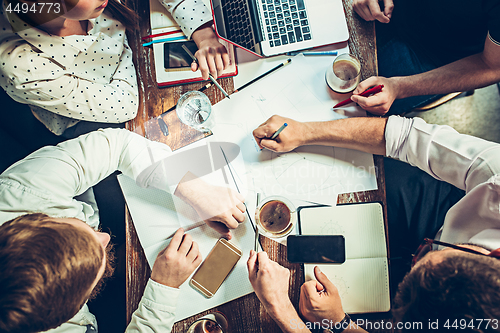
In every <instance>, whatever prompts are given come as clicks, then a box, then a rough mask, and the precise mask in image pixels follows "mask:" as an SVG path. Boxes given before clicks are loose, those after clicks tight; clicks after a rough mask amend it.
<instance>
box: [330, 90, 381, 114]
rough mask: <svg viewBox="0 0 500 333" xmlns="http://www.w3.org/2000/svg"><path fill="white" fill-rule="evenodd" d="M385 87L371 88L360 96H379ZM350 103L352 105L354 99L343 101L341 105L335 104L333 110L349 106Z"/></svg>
mask: <svg viewBox="0 0 500 333" xmlns="http://www.w3.org/2000/svg"><path fill="white" fill-rule="evenodd" d="M383 87H384V85H383V84H381V85H378V86H375V87H373V88H370V89H368V90H365V91H363V92H362V93H361V94H359V96H363V97H366V96H369V95H373V94H378V93H379V92H381V91H382V88H383ZM349 103H352V99H350V98H348V99H346V100H345V101H342V102H340V103H337V104H335V106H334V107H333V108H334V109H335V108H338V107H341V106H344V105H347V104H349Z"/></svg>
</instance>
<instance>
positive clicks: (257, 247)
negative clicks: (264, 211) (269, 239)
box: [253, 192, 260, 252]
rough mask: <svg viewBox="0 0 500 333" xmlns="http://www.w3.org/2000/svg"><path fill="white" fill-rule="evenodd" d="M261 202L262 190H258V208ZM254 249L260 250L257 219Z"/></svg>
mask: <svg viewBox="0 0 500 333" xmlns="http://www.w3.org/2000/svg"><path fill="white" fill-rule="evenodd" d="M259 203H260V192H257V208H258V207H259ZM253 250H254V251H255V252H258V250H259V227H258V226H257V221H255V240H254V245H253Z"/></svg>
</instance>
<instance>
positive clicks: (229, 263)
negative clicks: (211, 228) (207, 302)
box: [189, 238, 241, 298]
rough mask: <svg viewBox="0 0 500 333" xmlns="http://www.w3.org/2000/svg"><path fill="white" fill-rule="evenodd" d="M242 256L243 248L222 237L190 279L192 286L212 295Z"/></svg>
mask: <svg viewBox="0 0 500 333" xmlns="http://www.w3.org/2000/svg"><path fill="white" fill-rule="evenodd" d="M240 258H241V250H240V249H239V248H238V247H236V246H235V245H234V244H233V243H231V242H230V241H228V240H226V239H224V238H220V239H219V240H218V241H217V243H216V244H215V246H214V247H213V249H212V251H210V253H209V254H208V256H207V258H206V259H205V261H204V262H203V263H202V264H201V266H200V267H199V268H198V270H197V271H196V273H194V275H193V277H192V278H191V281H189V283H190V285H191V287H193V288H194V289H196V290H198V291H199V292H201V293H202V294H203V295H205V297H208V298H210V297H212V296H213V295H215V293H216V292H217V290H218V289H219V287H220V286H221V285H222V282H224V280H225V279H226V277H227V276H228V275H229V273H231V271H232V270H233V268H234V266H235V265H236V263H237V262H238V260H240Z"/></svg>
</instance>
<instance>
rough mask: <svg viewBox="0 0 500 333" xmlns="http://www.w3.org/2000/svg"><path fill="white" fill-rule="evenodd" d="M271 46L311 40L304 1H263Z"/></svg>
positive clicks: (266, 29) (266, 27) (266, 28)
mask: <svg viewBox="0 0 500 333" xmlns="http://www.w3.org/2000/svg"><path fill="white" fill-rule="evenodd" d="M261 1H262V8H263V9H264V22H265V31H266V34H267V39H268V43H269V46H271V47H276V46H281V45H288V44H292V43H299V42H302V41H307V40H310V39H311V30H310V28H309V20H308V18H307V11H306V7H305V4H304V0H261Z"/></svg>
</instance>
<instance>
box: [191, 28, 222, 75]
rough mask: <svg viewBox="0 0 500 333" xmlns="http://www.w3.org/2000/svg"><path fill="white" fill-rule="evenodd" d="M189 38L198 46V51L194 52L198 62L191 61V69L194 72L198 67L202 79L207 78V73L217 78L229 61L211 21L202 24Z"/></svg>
mask: <svg viewBox="0 0 500 333" xmlns="http://www.w3.org/2000/svg"><path fill="white" fill-rule="evenodd" d="M191 38H192V39H193V40H194V42H195V43H196V45H197V46H198V51H196V53H195V57H196V58H197V59H198V64H197V63H196V62H193V63H192V64H191V70H192V71H193V72H196V71H197V70H198V67H199V68H200V71H201V76H202V77H203V80H208V73H211V74H212V76H213V77H214V78H217V77H218V76H219V75H220V73H221V72H222V71H223V70H224V69H225V68H226V67H227V66H229V65H230V61H229V54H228V53H227V50H226V48H225V47H224V45H222V44H221V43H219V39H218V38H217V35H215V32H214V30H213V29H212V23H207V24H204V25H202V26H201V27H200V28H198V29H197V30H196V31H195V32H193V34H192V35H191Z"/></svg>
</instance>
